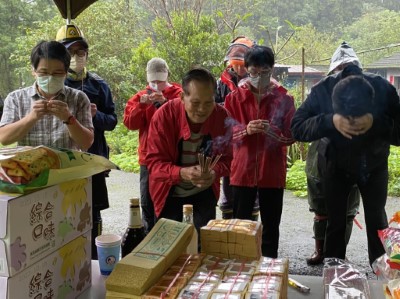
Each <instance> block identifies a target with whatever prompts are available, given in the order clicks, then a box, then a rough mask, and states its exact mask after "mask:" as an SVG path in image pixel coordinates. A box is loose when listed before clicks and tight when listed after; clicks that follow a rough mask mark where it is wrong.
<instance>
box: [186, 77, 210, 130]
mask: <svg viewBox="0 0 400 299" xmlns="http://www.w3.org/2000/svg"><path fill="white" fill-rule="evenodd" d="M181 99H182V103H183V105H184V107H185V111H186V115H187V118H188V120H189V121H190V122H191V123H193V124H201V123H204V122H205V121H206V120H207V119H208V118H209V117H210V115H211V113H212V112H213V110H214V107H215V101H214V88H213V86H212V85H211V84H209V83H208V82H202V81H197V80H192V81H191V82H189V84H188V87H187V92H183V93H182V95H181Z"/></svg>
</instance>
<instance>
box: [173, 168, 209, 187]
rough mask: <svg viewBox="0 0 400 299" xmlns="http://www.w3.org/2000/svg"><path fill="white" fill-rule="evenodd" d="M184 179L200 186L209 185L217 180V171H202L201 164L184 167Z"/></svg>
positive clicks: (181, 171)
mask: <svg viewBox="0 0 400 299" xmlns="http://www.w3.org/2000/svg"><path fill="white" fill-rule="evenodd" d="M180 175H181V178H182V180H184V181H188V182H191V183H192V184H193V185H195V186H196V187H199V188H204V187H209V186H211V185H212V183H213V182H214V180H215V171H214V170H211V171H210V172H206V173H204V172H201V170H200V165H196V166H190V167H183V168H181V170H180Z"/></svg>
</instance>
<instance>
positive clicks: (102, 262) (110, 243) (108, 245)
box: [95, 234, 122, 276]
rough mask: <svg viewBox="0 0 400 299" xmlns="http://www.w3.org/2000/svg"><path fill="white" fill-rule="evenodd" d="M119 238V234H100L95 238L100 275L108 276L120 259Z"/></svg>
mask: <svg viewBox="0 0 400 299" xmlns="http://www.w3.org/2000/svg"><path fill="white" fill-rule="evenodd" d="M121 240H122V237H121V236H119V235H114V234H108V235H100V236H97V237H96V239H95V242H96V246H97V255H98V259H99V266H100V273H101V275H105V276H108V275H110V273H111V271H112V270H113V269H114V266H115V264H116V263H117V262H118V261H119V259H120V254H121Z"/></svg>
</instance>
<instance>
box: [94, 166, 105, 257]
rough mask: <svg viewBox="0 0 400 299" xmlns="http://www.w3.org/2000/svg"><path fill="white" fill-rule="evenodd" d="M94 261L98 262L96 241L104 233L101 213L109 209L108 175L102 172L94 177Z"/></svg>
mask: <svg viewBox="0 0 400 299" xmlns="http://www.w3.org/2000/svg"><path fill="white" fill-rule="evenodd" d="M92 206H93V207H92V221H93V228H92V259H93V260H97V247H96V243H95V239H96V237H97V236H99V235H101V233H102V231H103V223H102V219H101V214H100V211H101V210H104V209H107V208H108V207H109V204H108V190H107V184H106V173H105V172H101V173H98V174H95V175H93V176H92Z"/></svg>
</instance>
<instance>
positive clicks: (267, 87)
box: [225, 46, 295, 258]
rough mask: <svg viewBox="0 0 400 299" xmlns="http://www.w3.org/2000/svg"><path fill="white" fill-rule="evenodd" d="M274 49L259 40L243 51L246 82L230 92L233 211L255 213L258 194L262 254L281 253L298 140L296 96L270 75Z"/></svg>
mask: <svg viewBox="0 0 400 299" xmlns="http://www.w3.org/2000/svg"><path fill="white" fill-rule="evenodd" d="M274 63H275V58H274V54H273V52H272V50H271V49H270V48H268V47H264V46H254V47H253V48H251V49H250V50H249V51H248V52H247V53H246V54H245V56H244V64H245V67H246V69H247V72H248V73H249V77H248V79H247V81H246V82H244V83H243V85H242V84H239V85H240V86H239V88H238V89H236V90H234V91H233V92H231V93H230V94H228V95H227V97H226V99H225V108H226V109H227V110H228V111H229V112H230V113H231V115H232V118H233V119H234V120H235V121H236V122H237V124H236V125H235V127H234V132H233V139H234V141H235V143H234V146H233V160H232V164H231V185H232V190H233V216H234V218H239V219H251V217H252V210H253V206H254V202H255V200H256V197H257V195H258V198H259V204H260V214H261V222H262V224H263V235H262V245H261V249H262V255H263V256H267V257H271V258H276V257H277V256H278V245H279V225H280V221H281V215H282V208H283V192H284V187H285V179H286V146H287V145H290V144H291V143H293V142H294V140H293V139H292V135H291V132H290V124H291V120H292V117H293V114H294V112H295V107H294V101H293V97H292V96H290V95H288V94H287V93H286V89H284V88H283V87H282V86H279V85H278V84H277V82H274V81H271V74H272V71H273V67H274Z"/></svg>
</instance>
